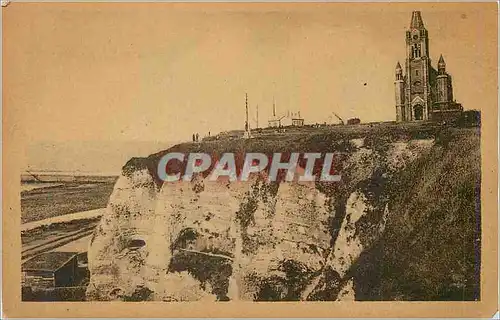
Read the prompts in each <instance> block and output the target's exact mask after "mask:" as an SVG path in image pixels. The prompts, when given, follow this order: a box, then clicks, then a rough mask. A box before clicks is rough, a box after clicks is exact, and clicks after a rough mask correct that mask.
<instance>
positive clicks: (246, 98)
mask: <svg viewBox="0 0 500 320" xmlns="http://www.w3.org/2000/svg"><path fill="white" fill-rule="evenodd" d="M245 111H246V121H245V131H250V126H249V124H248V94H246V93H245Z"/></svg>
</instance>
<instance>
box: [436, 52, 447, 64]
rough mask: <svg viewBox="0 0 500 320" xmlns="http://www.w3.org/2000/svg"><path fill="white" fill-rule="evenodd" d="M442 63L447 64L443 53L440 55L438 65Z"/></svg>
mask: <svg viewBox="0 0 500 320" xmlns="http://www.w3.org/2000/svg"><path fill="white" fill-rule="evenodd" d="M440 64H442V65H446V63H445V62H444V58H443V55H442V54H441V55H440V56H439V61H438V65H440Z"/></svg>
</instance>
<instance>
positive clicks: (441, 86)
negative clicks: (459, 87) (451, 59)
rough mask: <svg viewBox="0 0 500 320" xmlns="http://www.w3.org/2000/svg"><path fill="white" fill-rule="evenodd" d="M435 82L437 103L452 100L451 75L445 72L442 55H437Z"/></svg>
mask: <svg viewBox="0 0 500 320" xmlns="http://www.w3.org/2000/svg"><path fill="white" fill-rule="evenodd" d="M436 82H437V103H438V104H440V103H446V102H451V101H452V100H453V89H452V87H451V77H450V76H449V75H448V74H447V73H446V63H445V62H444V58H443V55H441V56H440V57H439V62H438V76H437V79H436Z"/></svg>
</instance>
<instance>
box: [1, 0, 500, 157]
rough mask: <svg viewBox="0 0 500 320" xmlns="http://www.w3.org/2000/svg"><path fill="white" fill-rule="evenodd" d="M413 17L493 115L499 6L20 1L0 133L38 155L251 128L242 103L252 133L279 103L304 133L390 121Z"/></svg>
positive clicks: (476, 105)
mask: <svg viewBox="0 0 500 320" xmlns="http://www.w3.org/2000/svg"><path fill="white" fill-rule="evenodd" d="M412 10H421V11H422V17H423V20H424V24H425V26H426V28H427V30H428V32H429V36H430V55H431V59H432V61H433V65H434V66H436V64H437V60H438V58H439V55H440V54H441V53H442V54H443V56H444V58H445V60H446V63H447V70H448V72H449V73H450V74H451V75H452V76H453V81H454V83H453V85H454V93H455V98H456V100H457V101H458V102H460V103H462V104H463V105H464V108H466V109H481V108H485V107H491V106H492V105H496V102H497V15H496V4H495V3H490V4H480V3H469V4H456V3H455V4H452V3H441V4H439V3H434V4H432V3H430V4H429V3H427V4H422V3H419V4H402V3H398V4H394V3H393V4H387V3H386V4H374V3H370V4H368V3H357V4H325V3H323V4H311V3H309V4H305V3H304V4H279V3H278V4H276V3H275V4H248V3H247V4H232V5H229V4H171V3H142V4H137V3H136V4H132V3H73V4H70V3H45V4H42V3H16V2H13V3H11V4H10V5H9V6H8V7H7V8H4V9H3V82H4V98H3V109H4V113H3V116H4V124H5V123H6V122H5V121H8V122H7V123H8V124H9V126H7V127H6V128H4V133H5V132H6V131H5V130H7V134H8V136H12V137H14V138H15V139H16V141H21V143H22V144H23V145H25V146H28V145H35V148H34V149H33V148H31V149H33V150H38V151H36V153H35V155H37V156H41V153H42V151H41V150H40V149H43V148H40V147H39V146H41V145H47V144H53V145H56V146H57V145H60V144H65V145H68V144H70V145H71V144H74V145H79V144H81V143H82V142H88V143H91V144H98V143H102V145H103V146H104V145H106V146H107V145H109V144H110V143H113V142H120V143H126V142H133V143H136V142H138V141H148V142H151V141H153V142H165V143H167V142H168V143H170V142H177V141H184V140H189V139H191V135H192V133H194V132H198V133H199V134H200V135H201V136H205V135H207V133H208V132H209V131H210V132H211V133H212V134H214V133H217V132H220V131H223V130H230V129H243V128H244V122H245V118H244V117H245V93H247V94H248V101H249V107H250V125H251V126H252V127H255V125H256V107H257V105H258V108H259V119H258V121H259V125H260V126H263V125H265V124H266V123H267V119H268V118H269V117H270V116H271V115H272V103H273V99H274V100H275V101H276V107H277V111H278V113H279V114H283V113H285V112H287V111H288V110H289V111H291V112H296V111H300V112H301V115H302V116H303V117H304V118H305V122H306V123H317V122H318V123H322V122H324V121H330V120H331V119H332V112H335V113H337V114H339V115H340V116H341V117H343V118H344V119H347V118H351V117H358V118H360V119H361V121H362V122H371V121H387V120H395V106H394V95H395V93H394V69H395V66H396V62H397V61H398V60H399V61H400V62H401V63H402V64H403V62H404V59H405V42H404V37H405V31H406V30H407V29H408V27H409V23H410V18H411V12H412ZM365 84H366V85H365ZM89 141H90V142H89ZM36 146H38V149H37V147H36ZM26 149H29V148H28V147H26ZM49 149H50V148H49ZM70 149H73V150H74V149H77V148H76V147H75V148H70ZM47 152H48V153H50V152H52V151H50V152H49V151H47ZM82 152H83V151H82ZM32 153H33V152H32ZM31 157H33V156H31ZM49 157H50V155H49ZM32 160H33V159H32ZM29 161H30V160H29ZM42 162H43V161H42ZM45 162H47V161H45ZM49 162H50V161H49Z"/></svg>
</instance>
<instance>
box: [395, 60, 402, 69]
mask: <svg viewBox="0 0 500 320" xmlns="http://www.w3.org/2000/svg"><path fill="white" fill-rule="evenodd" d="M396 70H402V68H401V64H400V63H399V61H398V64H396Z"/></svg>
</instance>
